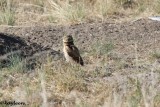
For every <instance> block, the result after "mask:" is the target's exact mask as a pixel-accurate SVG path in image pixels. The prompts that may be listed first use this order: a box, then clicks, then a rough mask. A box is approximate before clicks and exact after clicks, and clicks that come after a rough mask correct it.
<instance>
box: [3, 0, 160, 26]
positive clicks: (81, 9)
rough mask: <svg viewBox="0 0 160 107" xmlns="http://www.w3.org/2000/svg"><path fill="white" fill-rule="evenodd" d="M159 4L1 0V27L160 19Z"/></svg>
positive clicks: (142, 0) (116, 0)
mask: <svg viewBox="0 0 160 107" xmlns="http://www.w3.org/2000/svg"><path fill="white" fill-rule="evenodd" d="M159 7H160V1H159V0H79V1H78V0H27V1H25V0H1V1H0V16H1V17H0V24H1V25H12V26H13V25H15V26H16V25H22V26H23V25H31V23H32V24H37V23H42V24H43V23H44V24H47V23H54V24H74V23H82V22H90V21H97V20H98V21H105V20H107V19H112V20H113V19H114V20H117V21H118V20H119V21H123V20H124V19H125V20H126V19H127V20H128V19H135V18H137V17H141V16H142V17H146V16H150V15H159V13H160V11H159V10H160V9H159Z"/></svg>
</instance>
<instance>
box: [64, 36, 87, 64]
mask: <svg viewBox="0 0 160 107" xmlns="http://www.w3.org/2000/svg"><path fill="white" fill-rule="evenodd" d="M63 52H64V56H65V58H66V61H67V62H71V63H73V62H76V63H78V64H80V65H82V66H83V65H84V63H83V59H82V57H81V56H80V53H79V50H78V48H77V47H76V46H75V45H74V43H73V38H72V36H71V35H68V36H64V37H63Z"/></svg>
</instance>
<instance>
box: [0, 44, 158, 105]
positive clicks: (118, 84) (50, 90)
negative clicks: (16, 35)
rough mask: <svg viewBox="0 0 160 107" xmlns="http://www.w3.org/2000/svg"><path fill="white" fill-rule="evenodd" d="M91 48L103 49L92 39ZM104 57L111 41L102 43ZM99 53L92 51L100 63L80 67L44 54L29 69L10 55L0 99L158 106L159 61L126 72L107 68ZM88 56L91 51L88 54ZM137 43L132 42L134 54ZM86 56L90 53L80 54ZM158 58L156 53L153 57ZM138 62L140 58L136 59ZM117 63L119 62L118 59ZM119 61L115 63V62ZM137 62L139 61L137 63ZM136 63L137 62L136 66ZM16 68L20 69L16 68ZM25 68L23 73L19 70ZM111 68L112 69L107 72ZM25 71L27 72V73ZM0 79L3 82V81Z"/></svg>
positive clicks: (4, 73) (33, 102)
mask: <svg viewBox="0 0 160 107" xmlns="http://www.w3.org/2000/svg"><path fill="white" fill-rule="evenodd" d="M95 45H97V47H95V49H93V50H92V53H95V50H102V49H103V50H104V51H105V49H104V47H103V45H100V44H98V43H95ZM104 46H105V47H106V46H107V47H106V51H105V53H106V52H107V57H112V54H113V53H112V52H113V51H114V47H113V46H112V44H111V43H108V44H104ZM100 54H101V56H102V57H97V56H95V55H94V54H93V55H92V56H93V57H95V58H93V59H94V60H93V62H99V64H96V65H93V64H92V67H91V68H90V67H89V65H86V66H85V67H81V66H78V65H71V64H68V63H65V61H63V60H61V59H60V60H58V61H54V60H52V58H51V57H49V56H48V57H47V58H46V60H45V61H43V62H44V63H43V64H42V65H40V66H37V68H36V69H35V70H34V71H32V72H29V71H28V70H27V69H23V70H21V68H22V65H21V64H20V63H17V62H20V59H19V58H18V57H13V58H11V60H12V61H11V62H13V63H12V64H11V65H10V66H9V67H8V68H5V69H1V77H0V80H1V81H0V82H1V87H2V89H1V91H0V92H1V93H0V95H1V97H0V100H3V101H4V100H16V101H21V102H25V103H27V104H29V106H30V107H35V106H44V107H45V106H46V105H47V106H48V107H53V106H55V107H76V106H78V107H79V106H80V107H91V106H93V107H97V106H100V107H137V106H140V107H159V106H160V102H159V96H160V95H159V93H160V92H159V88H160V87H159V82H160V81H159V78H160V76H159V69H160V67H159V65H158V63H157V60H155V62H146V64H149V65H150V66H148V67H147V68H145V70H143V71H142V70H141V68H138V67H135V68H134V69H132V71H130V72H129V73H125V74H123V73H122V74H121V72H120V71H121V69H119V68H116V67H115V68H114V69H115V70H113V69H112V68H109V65H105V62H106V61H104V62H103V61H102V60H104V59H105V60H107V62H110V60H109V58H107V59H106V54H104V53H103V52H101V53H100ZM90 56H91V55H90ZM136 56H137V53H136V44H135V57H136ZM83 57H84V58H87V59H89V58H88V57H89V56H85V55H84V56H83ZM156 58H157V57H156ZM136 61H137V62H139V59H138V58H137V60H136ZM118 63H119V64H120V63H122V62H118ZM118 63H115V64H117V66H118ZM138 64H139V63H138ZM138 64H135V65H136V66H139V65H138ZM16 71H19V72H16ZM21 71H23V72H26V73H22V72H21ZM110 71H111V72H110ZM27 72H28V73H27ZM2 83H3V84H2Z"/></svg>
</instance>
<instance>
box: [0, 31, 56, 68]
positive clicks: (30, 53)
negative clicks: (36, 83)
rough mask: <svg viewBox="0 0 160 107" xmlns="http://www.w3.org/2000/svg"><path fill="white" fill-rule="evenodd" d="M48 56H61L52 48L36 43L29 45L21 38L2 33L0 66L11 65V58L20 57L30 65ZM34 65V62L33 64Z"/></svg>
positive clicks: (0, 37)
mask: <svg viewBox="0 0 160 107" xmlns="http://www.w3.org/2000/svg"><path fill="white" fill-rule="evenodd" d="M48 54H52V55H53V54H59V53H58V52H56V51H54V50H51V49H50V48H46V47H42V46H40V45H38V44H36V43H29V42H28V43H27V40H24V39H23V38H21V37H18V36H15V35H9V34H6V33H0V65H1V67H4V66H5V65H7V64H8V63H10V58H11V57H14V56H16V55H17V56H18V57H20V58H22V59H26V60H27V61H28V63H31V61H35V59H38V58H39V57H41V58H43V57H46V55H48ZM32 63H33V62H32Z"/></svg>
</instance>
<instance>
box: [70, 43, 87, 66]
mask: <svg viewBox="0 0 160 107" xmlns="http://www.w3.org/2000/svg"><path fill="white" fill-rule="evenodd" d="M69 48H70V49H69V50H68V55H69V56H70V57H72V59H73V60H74V61H75V62H77V63H79V64H81V65H82V66H83V65H84V63H83V59H82V57H81V56H80V54H79V50H78V48H77V47H76V46H70V47H69Z"/></svg>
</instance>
